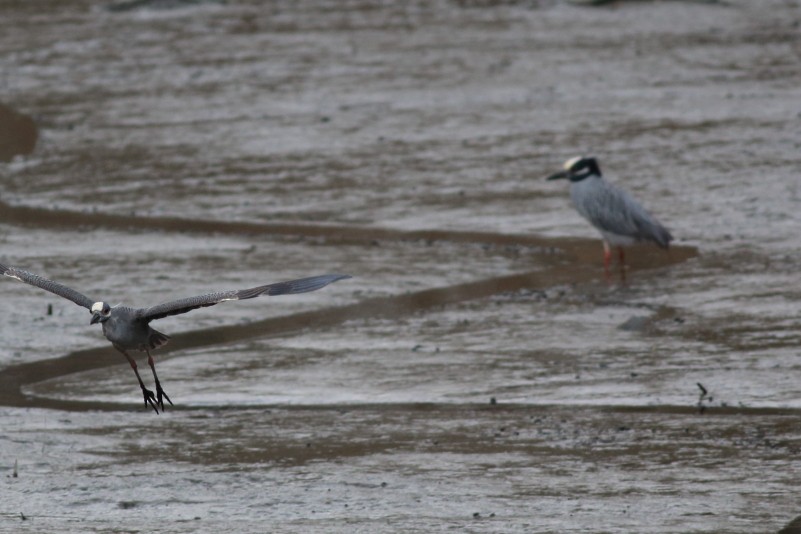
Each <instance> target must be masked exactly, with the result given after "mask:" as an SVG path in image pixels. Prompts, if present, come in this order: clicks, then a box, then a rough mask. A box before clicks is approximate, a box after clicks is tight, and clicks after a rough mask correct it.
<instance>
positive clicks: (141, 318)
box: [0, 264, 350, 413]
mask: <svg viewBox="0 0 801 534" xmlns="http://www.w3.org/2000/svg"><path fill="white" fill-rule="evenodd" d="M0 273H2V274H4V275H6V276H9V277H11V278H15V279H17V280H19V281H21V282H25V283H27V284H30V285H32V286H36V287H39V288H42V289H44V290H46V291H49V292H51V293H54V294H56V295H58V296H60V297H64V298H65V299H68V300H71V301H72V302H74V303H75V304H78V305H79V306H83V307H84V308H86V309H88V310H89V311H90V312H91V313H92V319H91V321H89V324H95V323H101V324H102V325H103V335H105V336H106V339H108V340H109V341H111V344H112V345H114V348H116V349H117V350H118V351H120V352H121V353H122V354H123V356H125V358H126V359H127V360H128V363H130V364H131V368H132V369H133V371H134V373H135V374H136V379H137V380H138V381H139V387H141V388H142V395H143V396H144V398H145V407H147V406H148V404H149V405H150V406H151V407H152V408H153V409H154V410H155V411H156V413H159V411H158V408H157V406H159V407H161V409H162V410H163V409H164V400H163V399H167V402H169V403H170V404H172V401H171V400H170V398H169V397H168V396H167V394H166V393H165V392H164V390H163V389H161V384H160V383H159V378H158V376H157V375H156V366H155V363H154V361H153V357H152V356H151V355H150V351H151V350H153V349H157V348H159V347H161V346H163V345H164V344H166V343H167V341H169V339H170V338H169V336H167V335H165V334H162V333H161V332H157V331H156V330H153V329H152V328H151V327H150V321H154V320H156V319H162V318H164V317H167V316H170V315H178V314H181V313H186V312H188V311H191V310H194V309H196V308H203V307H206V306H214V305H215V304H218V303H220V302H224V301H226V300H245V299H252V298H255V297H260V296H262V295H268V296H275V295H292V294H295V293H306V292H309V291H316V290H318V289H321V288H323V287H325V286H327V285H328V284H330V283H332V282H336V281H337V280H342V279H345V278H350V276H348V275H342V274H325V275H321V276H312V277H310V278H300V279H298V280H290V281H288V282H278V283H275V284H268V285H265V286H259V287H254V288H251V289H239V290H233V291H221V292H217V293H209V294H207V295H201V296H198V297H189V298H184V299H179V300H173V301H170V302H165V303H163V304H158V305H156V306H152V307H150V308H129V307H127V306H114V307H111V306H109V305H108V304H107V303H106V302H102V301H99V302H95V301H94V300H92V299H90V298H89V297H87V296H86V295H83V294H81V293H79V292H78V291H75V290H74V289H71V288H69V287H67V286H64V285H61V284H59V283H57V282H53V281H52V280H48V279H47V278H42V277H41V276H37V275H35V274H32V273H29V272H27V271H23V270H21V269H16V268H14V267H7V266H5V265H2V264H0ZM129 350H138V351H143V352H146V353H147V363H148V365H150V369H151V370H152V371H153V379H154V381H155V383H156V394H155V395H153V392H152V391H151V390H149V389H147V388H146V387H145V384H144V382H142V378H141V377H140V376H139V370H138V369H137V367H136V360H134V359H133V357H132V356H131V355H130V354H128V351H129Z"/></svg>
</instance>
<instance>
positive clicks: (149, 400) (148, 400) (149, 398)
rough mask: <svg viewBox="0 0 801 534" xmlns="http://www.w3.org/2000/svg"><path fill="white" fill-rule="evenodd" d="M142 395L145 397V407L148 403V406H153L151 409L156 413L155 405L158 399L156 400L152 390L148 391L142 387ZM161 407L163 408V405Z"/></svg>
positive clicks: (157, 411)
mask: <svg viewBox="0 0 801 534" xmlns="http://www.w3.org/2000/svg"><path fill="white" fill-rule="evenodd" d="M142 395H143V396H144V397H145V408H147V407H148V405H150V407H151V408H153V410H154V411H155V412H156V413H159V409H158V408H157V407H156V406H157V405H158V401H157V400H156V396H155V395H154V394H153V392H152V391H150V390H149V389H147V388H145V387H143V388H142ZM168 400H169V399H168ZM170 404H172V403H170ZM162 409H163V407H162Z"/></svg>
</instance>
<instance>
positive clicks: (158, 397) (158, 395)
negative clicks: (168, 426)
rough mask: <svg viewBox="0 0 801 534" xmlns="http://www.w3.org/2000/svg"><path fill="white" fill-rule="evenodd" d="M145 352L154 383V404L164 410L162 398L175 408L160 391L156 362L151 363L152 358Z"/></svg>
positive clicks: (162, 391)
mask: <svg viewBox="0 0 801 534" xmlns="http://www.w3.org/2000/svg"><path fill="white" fill-rule="evenodd" d="M145 352H147V364H148V365H149V366H150V370H151V371H153V379H154V380H155V381H156V402H157V403H158V404H159V406H161V409H162V410H164V401H163V400H162V397H163V398H165V399H167V402H169V403H170V406H175V405H174V404H173V403H172V401H171V400H170V397H169V396H168V395H167V394H166V393H164V390H163V389H161V382H159V377H158V376H157V375H156V362H155V361H153V356H151V355H150V351H149V350H148V351H145Z"/></svg>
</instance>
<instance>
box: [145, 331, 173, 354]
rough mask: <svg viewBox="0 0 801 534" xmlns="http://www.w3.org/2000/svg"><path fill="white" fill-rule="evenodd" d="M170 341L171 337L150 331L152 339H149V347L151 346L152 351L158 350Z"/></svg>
mask: <svg viewBox="0 0 801 534" xmlns="http://www.w3.org/2000/svg"><path fill="white" fill-rule="evenodd" d="M169 340H170V336H168V335H167V334H162V333H161V332H158V331H156V330H153V329H152V328H151V329H150V337H149V338H148V339H147V343H148V345H150V349H151V350H152V349H157V348H159V347H162V346H164V345H166V344H167V342H168V341H169Z"/></svg>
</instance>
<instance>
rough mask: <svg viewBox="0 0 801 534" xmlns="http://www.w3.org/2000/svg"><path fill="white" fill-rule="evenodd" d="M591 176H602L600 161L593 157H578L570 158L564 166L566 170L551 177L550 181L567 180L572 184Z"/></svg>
mask: <svg viewBox="0 0 801 534" xmlns="http://www.w3.org/2000/svg"><path fill="white" fill-rule="evenodd" d="M590 176H601V168H600V167H599V166H598V161H597V160H596V159H595V158H592V157H589V158H587V157H584V156H578V157H575V158H570V159H569V160H567V161H566V162H565V164H564V170H563V171H559V172H557V173H556V174H552V175H550V176H549V177H548V178H547V179H548V180H559V179H560V178H567V179H568V180H570V181H571V182H580V181H581V180H583V179H584V178H588V177H590Z"/></svg>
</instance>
